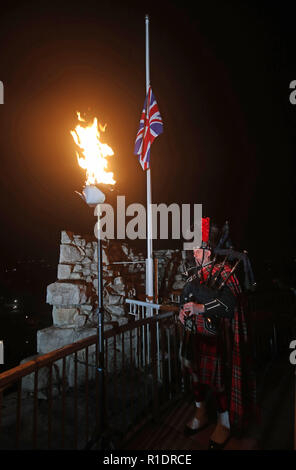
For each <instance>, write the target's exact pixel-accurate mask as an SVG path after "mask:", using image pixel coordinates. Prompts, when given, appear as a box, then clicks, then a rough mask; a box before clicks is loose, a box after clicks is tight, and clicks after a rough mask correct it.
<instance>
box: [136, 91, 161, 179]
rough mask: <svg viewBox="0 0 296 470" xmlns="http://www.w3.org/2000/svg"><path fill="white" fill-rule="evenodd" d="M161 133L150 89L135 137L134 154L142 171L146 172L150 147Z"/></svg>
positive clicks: (159, 117) (157, 113)
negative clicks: (137, 157)
mask: <svg viewBox="0 0 296 470" xmlns="http://www.w3.org/2000/svg"><path fill="white" fill-rule="evenodd" d="M162 132H163V122H162V119H161V115H160V112H159V110H158V106H157V103H156V99H155V97H154V95H153V93H152V89H151V87H149V89H148V94H147V96H146V99H145V103H144V109H143V111H142V115H141V119H140V127H139V130H138V133H137V136H136V142H135V150H134V154H135V155H138V156H139V162H140V164H141V166H142V168H143V170H148V168H149V164H150V147H151V144H152V143H153V141H154V139H155V138H156V137H157V136H158V135H159V134H161V133H162Z"/></svg>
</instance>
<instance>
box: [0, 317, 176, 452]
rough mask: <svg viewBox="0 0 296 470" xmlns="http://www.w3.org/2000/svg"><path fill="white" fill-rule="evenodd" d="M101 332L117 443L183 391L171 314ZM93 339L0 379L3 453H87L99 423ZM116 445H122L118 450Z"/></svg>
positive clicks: (110, 420) (111, 422) (108, 414)
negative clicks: (71, 450)
mask: <svg viewBox="0 0 296 470" xmlns="http://www.w3.org/2000/svg"><path fill="white" fill-rule="evenodd" d="M158 312H159V313H158V315H154V316H151V317H148V318H143V319H141V320H137V321H130V322H129V323H128V324H126V325H122V326H121V327H116V328H113V329H111V330H108V331H105V332H104V347H105V351H104V353H105V354H104V356H105V407H104V409H105V412H106V417H105V419H106V421H105V422H106V423H107V427H108V428H110V429H112V435H113V438H114V439H115V440H116V441H117V444H118V443H120V442H122V441H123V440H124V438H126V437H127V436H128V435H132V433H133V430H134V429H135V428H136V426H138V425H139V424H140V423H142V422H145V421H146V420H148V419H150V418H153V417H154V418H155V419H156V418H157V417H158V416H159V413H160V411H161V409H162V408H163V407H165V406H166V405H167V404H168V403H169V402H170V401H171V400H173V399H174V398H178V397H179V396H180V394H181V392H182V376H181V370H180V366H179V359H178V354H179V344H180V340H179V334H178V325H177V321H176V312H174V311H162V310H161V308H159V309H158ZM97 365H98V348H97V335H94V336H91V337H88V338H85V339H82V340H79V341H77V342H75V343H73V344H70V345H67V346H64V347H62V348H60V349H58V350H55V351H52V352H50V353H47V354H44V355H42V356H40V357H36V359H34V360H30V361H28V362H26V363H23V364H21V365H19V366H17V367H15V368H13V369H10V370H8V371H5V372H3V373H2V374H0V449H45V448H48V449H84V448H86V446H87V445H88V443H89V442H90V440H91V439H92V436H93V435H94V432H95V430H96V429H97V428H98V427H99V423H100V419H101V416H100V409H101V408H100V400H101V397H100V396H99V393H98V390H99V387H98V373H97ZM118 445H120V444H118Z"/></svg>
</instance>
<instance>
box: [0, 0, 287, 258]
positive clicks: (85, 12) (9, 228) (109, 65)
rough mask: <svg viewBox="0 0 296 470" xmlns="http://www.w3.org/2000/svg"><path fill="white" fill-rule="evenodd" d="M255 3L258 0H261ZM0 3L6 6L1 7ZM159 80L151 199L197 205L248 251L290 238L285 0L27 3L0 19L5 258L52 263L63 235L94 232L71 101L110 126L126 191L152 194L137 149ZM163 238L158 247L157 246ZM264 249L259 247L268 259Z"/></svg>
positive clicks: (139, 197) (256, 252) (0, 210)
mask: <svg viewBox="0 0 296 470" xmlns="http://www.w3.org/2000/svg"><path fill="white" fill-rule="evenodd" d="M258 4H259V5H258ZM1 8H2V5H1ZM145 13H149V14H150V36H151V41H150V59H151V84H152V88H153V91H154V93H155V95H156V98H157V101H158V104H159V108H160V112H161V115H162V117H163V121H164V126H165V129H164V133H163V135H161V136H160V137H158V139H156V141H155V142H154V144H153V147H152V154H151V159H152V183H153V186H152V190H153V202H155V203H160V202H164V203H171V202H177V203H192V204H193V203H202V204H203V213H204V215H209V216H212V217H214V218H215V219H216V220H217V222H218V223H223V222H224V220H226V219H228V220H229V221H230V224H231V230H232V238H233V239H234V242H235V245H236V247H237V248H241V249H243V248H246V249H248V250H249V252H250V256H251V259H252V258H253V259H255V260H256V262H257V264H258V263H259V264H260V260H263V259H266V258H268V257H272V256H278V248H277V250H275V247H276V246H279V245H282V246H283V249H284V254H285V255H287V254H289V253H291V249H292V248H293V226H294V193H293V179H294V178H293V172H294V167H293V161H294V154H295V150H296V148H295V147H296V145H295V144H296V106H293V105H291V104H290V102H289V93H290V90H289V84H290V82H291V81H292V80H294V79H296V61H295V49H294V46H295V44H296V29H295V25H294V24H293V17H294V15H293V11H292V10H291V4H290V3H287V2H286V3H285V2H279V3H278V4H277V3H274V4H272V3H270V2H265V1H261V2H254V3H250V2H242V1H227V2H221V1H218V0H213V1H212V2H196V3H195V7H194V9H193V8H192V7H191V6H190V3H189V2H173V1H171V2H168V1H162V2H158V4H157V3H153V2H152V3H150V7H148V8H147V7H146V8H145V7H144V5H143V6H142V4H141V3H140V2H139V4H136V3H132V2H128V1H126V2H99V1H89V0H84V1H83V2H79V3H77V4H75V3H74V2H68V1H63V2H55V1H52V2H23V3H19V4H17V3H15V4H14V5H13V6H10V4H7V6H6V9H5V8H3V9H2V12H1V18H0V37H1V41H0V49H1V50H0V57H1V61H0V80H2V82H3V83H4V87H5V104H4V105H1V106H0V125H1V134H0V158H1V173H0V214H1V226H2V230H1V239H0V242H1V244H0V246H1V257H2V262H3V263H5V262H7V260H8V259H10V260H12V259H18V258H24V257H32V258H37V257H43V258H46V259H48V260H53V262H55V261H56V259H57V256H58V244H59V238H60V231H61V230H62V229H69V230H72V231H77V232H82V233H92V231H93V226H94V222H95V219H94V217H93V212H92V210H90V209H88V208H87V207H86V206H85V205H84V204H83V201H82V200H81V199H79V197H78V196H77V195H76V194H75V193H74V191H75V190H78V191H80V190H81V189H82V186H83V183H84V172H83V170H81V169H80V168H79V167H78V164H77V161H76V158H75V148H74V145H73V140H72V137H71V135H70V133H69V131H70V130H71V129H73V127H75V125H76V114H75V113H76V111H77V110H80V111H81V112H89V113H90V114H91V113H92V114H93V115H96V116H97V117H98V118H99V121H100V122H102V123H105V122H106V123H107V125H108V127H107V131H106V133H105V140H106V142H107V143H108V144H109V145H111V147H112V148H113V149H114V151H115V156H114V157H113V158H112V160H110V167H111V169H112V170H113V171H114V173H115V179H116V180H117V182H118V184H117V189H118V194H125V195H126V197H127V202H128V203H130V202H142V203H145V194H146V178H145V174H144V172H143V171H142V170H141V167H140V165H139V163H138V161H137V159H136V157H135V156H134V155H133V147H134V139H135V135H136V132H137V130H138V124H139V117H140V112H141V110H142V106H143V102H144V97H145V56H144V48H145V36H144V15H145ZM156 246H157V245H156ZM262 251H263V255H262Z"/></svg>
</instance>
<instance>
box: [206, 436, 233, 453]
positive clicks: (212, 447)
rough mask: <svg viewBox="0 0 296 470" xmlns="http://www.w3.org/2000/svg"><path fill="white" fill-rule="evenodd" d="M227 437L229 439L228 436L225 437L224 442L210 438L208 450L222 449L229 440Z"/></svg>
mask: <svg viewBox="0 0 296 470" xmlns="http://www.w3.org/2000/svg"><path fill="white" fill-rule="evenodd" d="M229 439H230V436H229V437H228V438H227V439H225V441H224V442H221V444H218V442H215V441H212V439H210V440H209V448H208V450H223V449H224V447H225V446H226V444H227V442H228V441H229Z"/></svg>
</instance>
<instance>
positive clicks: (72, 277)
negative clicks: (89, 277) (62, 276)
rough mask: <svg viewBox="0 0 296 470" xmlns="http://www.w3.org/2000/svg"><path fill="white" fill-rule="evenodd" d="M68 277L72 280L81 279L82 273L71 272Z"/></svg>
mask: <svg viewBox="0 0 296 470" xmlns="http://www.w3.org/2000/svg"><path fill="white" fill-rule="evenodd" d="M70 279H72V280H73V281H77V280H79V279H83V274H82V273H71V274H70Z"/></svg>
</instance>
